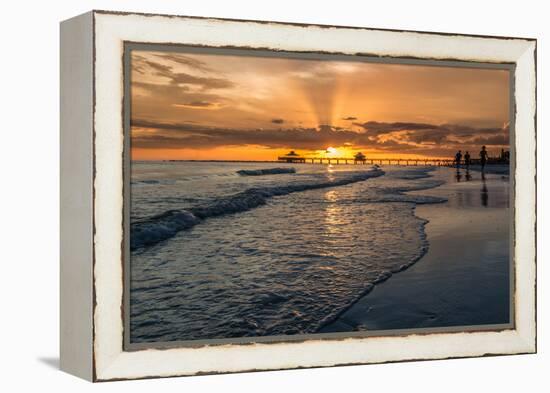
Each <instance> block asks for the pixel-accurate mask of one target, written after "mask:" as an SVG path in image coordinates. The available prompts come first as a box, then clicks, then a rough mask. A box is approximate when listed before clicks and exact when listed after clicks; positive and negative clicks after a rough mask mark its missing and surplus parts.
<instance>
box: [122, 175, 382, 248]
mask: <svg viewBox="0 0 550 393" xmlns="http://www.w3.org/2000/svg"><path fill="white" fill-rule="evenodd" d="M383 174H384V171H382V170H380V169H378V168H373V169H372V170H370V171H366V172H354V173H352V174H350V175H349V176H346V177H342V178H339V179H329V180H326V178H325V180H324V181H318V182H307V183H292V184H287V185H282V186H272V187H264V188H262V187H256V188H250V189H248V190H245V191H243V192H239V193H237V194H234V195H230V196H227V197H221V198H219V199H217V200H214V201H212V202H210V203H208V204H206V205H202V206H200V205H199V206H196V207H192V208H189V209H187V210H169V211H166V212H164V213H161V214H159V215H157V216H154V217H151V218H148V219H145V220H143V221H138V222H135V223H132V224H131V227H130V249H131V250H132V251H134V250H137V249H139V248H143V247H149V246H152V245H154V244H157V243H159V242H161V241H163V240H167V239H169V238H171V237H173V236H174V235H176V234H177V233H178V232H180V231H183V230H187V229H189V228H191V227H193V226H195V225H197V224H198V223H200V222H201V221H203V220H205V219H207V218H210V217H217V216H222V215H227V214H234V213H240V212H244V211H247V210H250V209H253V208H256V207H258V206H262V205H264V204H265V203H266V202H267V200H268V199H269V198H272V197H274V196H282V195H288V194H291V193H294V192H300V191H307V190H315V189H320V188H328V187H337V186H343V185H346V184H351V183H357V182H360V181H365V180H367V179H370V178H372V177H378V176H382V175H383Z"/></svg>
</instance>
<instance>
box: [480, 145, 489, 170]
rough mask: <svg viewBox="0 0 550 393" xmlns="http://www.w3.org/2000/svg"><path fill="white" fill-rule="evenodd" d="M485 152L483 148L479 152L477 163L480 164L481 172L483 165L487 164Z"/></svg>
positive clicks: (483, 168)
mask: <svg viewBox="0 0 550 393" xmlns="http://www.w3.org/2000/svg"><path fill="white" fill-rule="evenodd" d="M487 157H488V154H487V150H486V149H485V146H483V147H482V148H481V151H480V152H479V161H480V162H481V170H482V171H484V170H485V164H486V163H487Z"/></svg>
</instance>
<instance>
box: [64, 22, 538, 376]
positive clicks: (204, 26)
mask: <svg viewBox="0 0 550 393" xmlns="http://www.w3.org/2000/svg"><path fill="white" fill-rule="evenodd" d="M124 42H146V43H176V44H186V45H200V46H212V47H228V46H229V47H239V48H246V47H250V48H266V49H273V50H283V51H300V52H325V53H333V52H334V53H340V54H350V55H356V54H369V55H374V56H388V57H414V58H429V59H442V60H443V59H444V60H460V61H479V62H498V63H502V62H505V63H514V64H515V65H516V72H515V102H516V106H515V109H516V112H515V133H516V137H515V154H516V172H515V175H516V176H515V179H516V190H518V192H516V193H515V232H516V233H515V250H514V258H515V297H514V299H515V328H514V329H509V330H503V331H494V332H493V331H486V332H461V333H432V334H424V335H420V334H411V335H407V336H389V337H367V338H346V339H338V340H316V339H311V340H307V341H305V342H301V343H288V342H287V343H269V344H267V343H256V344H248V345H237V344H228V345H218V346H203V347H198V348H172V349H144V350H136V351H124V350H123V326H124V324H123V314H122V311H121V310H122V304H123V303H122V295H123V282H124V281H123V263H122V260H123V255H122V252H123V251H122V250H123V247H122V240H123V238H122V237H123V145H124V140H123V78H122V73H123V48H124ZM61 51H62V53H61V211H62V213H61V349H60V350H61V368H62V369H63V370H65V371H67V372H70V373H72V374H75V375H78V376H80V377H82V378H85V379H88V380H92V381H106V380H116V379H133V378H146V377H160V376H179V375H194V374H202V373H221V372H238V371H247V370H273V369H287V368H297V367H325V366H334V365H344V364H364V363H379V362H390V361H406V360H418V359H441V358H449V357H469V356H484V355H498V354H517V353H533V352H535V351H536V309H535V308H536V306H535V304H536V302H535V296H536V248H535V230H536V159H535V155H536V98H535V97H536V41H535V40H532V39H518V38H498V37H479V36H466V35H451V34H438V33H419V32H408V31H389V30H376V29H363V28H348V27H329V26H315V25H311V26H306V25H296V24H281V23H266V22H255V21H234V20H220V19H208V18H191V17H173V16H160V15H142V14H121V13H110V12H100V11H93V12H89V13H87V14H84V15H81V16H79V17H75V18H73V19H70V20H68V21H65V22H63V23H62V25H61Z"/></svg>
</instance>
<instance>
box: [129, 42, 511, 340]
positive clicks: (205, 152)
mask: <svg viewBox="0 0 550 393" xmlns="http://www.w3.org/2000/svg"><path fill="white" fill-rule="evenodd" d="M127 56H128V61H127V63H126V67H127V69H126V70H125V75H126V78H125V83H126V86H125V88H126V90H125V92H126V93H125V99H126V100H127V106H126V108H128V110H127V111H126V113H125V116H127V124H128V129H127V130H126V132H127V134H126V137H127V138H129V143H128V146H129V151H128V152H127V154H128V156H129V158H128V162H129V174H130V176H129V189H130V202H129V204H128V207H127V208H128V215H129V217H130V227H129V250H128V252H129V255H130V256H129V261H130V262H129V267H130V269H129V274H130V279H129V283H130V286H129V306H130V308H129V318H130V323H129V325H130V332H129V337H130V342H131V343H137V344H144V343H145V344H146V343H150V344H155V343H170V342H186V341H193V340H220V339H221V340H235V339H247V340H249V341H254V340H261V339H262V338H269V337H271V338H281V339H283V340H284V339H292V337H295V338H296V337H298V338H299V337H301V336H302V335H319V337H325V336H326V337H332V336H335V337H336V336H340V335H342V334H344V335H345V334H367V335H368V334H377V332H400V331H402V330H407V331H413V332H422V331H435V330H434V329H448V331H453V329H454V330H455V331H464V330H468V329H475V330H483V329H495V327H497V328H498V327H506V326H509V325H510V323H511V321H512V320H513V311H514V310H513V302H512V301H511V296H512V294H511V289H510V288H512V284H511V269H510V266H511V262H510V261H511V252H510V248H511V244H510V236H511V233H512V228H511V225H510V218H511V206H510V190H511V185H510V166H511V165H513V162H514V155H513V151H511V148H510V146H511V137H513V130H512V132H511V129H510V124H513V118H512V116H513V107H512V104H511V98H512V94H513V85H512V83H511V81H512V80H513V70H511V69H510V68H509V67H506V66H503V65H499V64H488V63H469V62H449V61H436V60H434V61H415V60H411V59H398V58H393V59H384V58H369V57H366V56H344V55H341V56H340V55H339V56H334V55H321V54H305V53H304V54H300V53H290V52H289V53H277V52H268V51H252V50H250V51H246V50H235V49H212V48H210V49H209V48H186V47H174V46H166V47H161V46H156V47H151V48H147V47H146V45H143V46H142V47H138V48H134V49H132V50H131V51H129V52H128V54H127Z"/></svg>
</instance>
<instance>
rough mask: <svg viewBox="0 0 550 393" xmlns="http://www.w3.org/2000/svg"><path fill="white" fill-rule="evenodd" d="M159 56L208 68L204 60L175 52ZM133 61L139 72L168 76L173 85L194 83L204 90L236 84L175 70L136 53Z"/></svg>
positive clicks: (201, 68)
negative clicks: (175, 53)
mask: <svg viewBox="0 0 550 393" xmlns="http://www.w3.org/2000/svg"><path fill="white" fill-rule="evenodd" d="M157 57H162V58H164V59H169V60H171V61H174V62H176V63H178V64H185V65H188V66H190V67H192V68H195V69H197V68H198V69H200V70H203V71H204V70H207V68H205V67H206V66H205V64H204V63H203V62H201V61H198V60H195V59H192V58H187V57H184V56H178V55H173V54H166V55H157ZM133 61H134V62H135V64H134V65H133V67H134V69H135V70H136V71H137V72H138V73H140V74H150V75H155V76H160V77H163V78H167V79H168V80H169V83H170V84H173V85H194V86H197V87H199V88H200V89H202V90H209V89H227V88H230V87H233V86H235V84H234V83H233V82H231V81H229V80H227V79H224V78H219V77H211V76H197V75H192V74H189V73H186V72H174V70H173V68H172V67H171V66H168V65H166V64H161V63H157V62H155V61H152V60H148V59H146V58H144V57H142V56H139V55H134V57H133ZM146 70H147V72H146ZM134 83H135V82H134Z"/></svg>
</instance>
